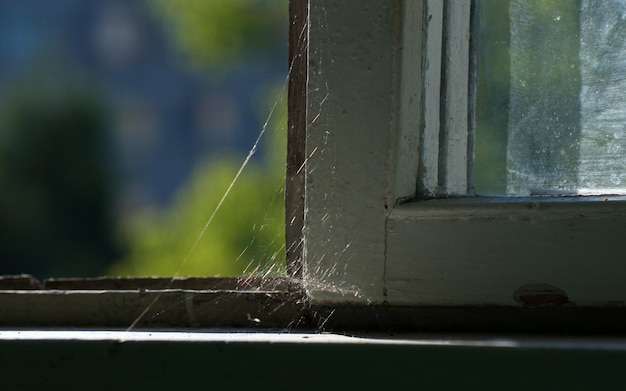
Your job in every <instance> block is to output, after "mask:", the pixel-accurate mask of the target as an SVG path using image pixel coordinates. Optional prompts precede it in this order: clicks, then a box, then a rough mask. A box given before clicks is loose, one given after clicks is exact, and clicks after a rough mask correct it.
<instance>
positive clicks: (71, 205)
mask: <svg viewBox="0 0 626 391" xmlns="http://www.w3.org/2000/svg"><path fill="white" fill-rule="evenodd" d="M38 74H39V73H37V72H33V73H32V74H29V76H28V77H25V80H20V81H15V83H14V85H12V86H11V87H12V88H8V89H7V90H6V91H5V94H4V95H3V96H2V97H0V232H2V235H0V259H1V260H2V264H1V266H0V268H1V269H0V274H20V273H29V274H33V275H35V276H37V277H55V276H66V277H68V276H88V275H97V274H100V273H102V272H103V271H104V269H105V267H106V265H107V264H108V263H109V262H111V261H112V260H113V259H114V258H116V257H117V256H119V251H118V248H117V246H116V244H115V238H114V224H113V219H112V216H111V210H110V205H111V202H110V201H111V185H112V183H111V177H110V175H109V173H108V171H107V167H108V164H107V161H106V156H105V148H106V146H105V145H106V143H105V139H104V137H105V131H106V113H105V112H104V109H103V106H102V105H101V104H100V103H99V102H98V100H97V99H96V95H95V94H93V93H91V92H89V91H88V90H87V89H83V88H80V87H76V86H71V85H70V84H71V83H68V82H67V80H61V79H57V82H56V83H52V82H51V80H46V79H45V78H44V79H42V78H39V77H37V75H38Z"/></svg>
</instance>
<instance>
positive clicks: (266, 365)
mask: <svg viewBox="0 0 626 391" xmlns="http://www.w3.org/2000/svg"><path fill="white" fill-rule="evenodd" d="M0 349H1V351H2V353H3V354H2V356H1V357H0V374H2V375H3V383H2V384H3V387H5V388H7V389H22V388H27V389H38V388H42V389H49V388H50V387H51V386H52V387H53V388H55V387H56V386H55V385H57V384H62V385H63V386H62V387H63V388H64V389H85V388H89V389H91V390H109V389H133V390H136V389H138V388H140V389H181V388H183V389H184V388H197V386H198V384H205V385H210V386H211V388H216V389H233V388H234V389H281V387H282V388H285V389H287V388H288V389H294V388H296V389H317V390H320V389H378V388H380V389H405V388H410V387H411V388H412V387H415V386H421V387H423V388H425V389H474V388H476V389H485V388H492V387H493V388H496V387H497V388H498V389H502V388H505V389H528V388H529V387H531V386H532V387H533V388H536V386H539V385H540V386H541V387H540V388H542V389H543V388H545V389H548V388H556V389H567V388H570V387H571V388H572V389H615V388H620V387H618V384H620V383H623V379H622V378H623V376H622V375H621V363H622V362H623V361H624V359H626V341H625V340H623V339H610V338H594V339H585V338H573V337H572V338H563V337H557V338H536V337H519V336H517V337H510V336H498V337H485V336H475V335H474V336H473V335H454V336H441V335H426V334H420V335H399V336H389V335H370V336H365V337H349V336H343V335H336V334H280V333H228V332H222V333H215V332H212V333H188V332H132V333H126V332H111V331H2V332H0ZM450 374H454V376H450ZM490 385H492V387H489V386H490Z"/></svg>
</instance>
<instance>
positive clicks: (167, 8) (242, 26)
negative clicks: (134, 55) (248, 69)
mask: <svg viewBox="0 0 626 391" xmlns="http://www.w3.org/2000/svg"><path fill="white" fill-rule="evenodd" d="M151 5H152V6H153V9H154V11H155V13H156V14H157V15H158V17H159V18H161V19H162V20H163V21H164V23H165V25H166V27H167V28H168V30H169V31H170V33H171V36H172V38H173V40H174V42H175V44H176V46H177V47H179V48H180V50H181V51H182V52H183V53H185V54H186V55H187V57H188V59H189V60H190V61H191V63H192V64H194V65H196V66H198V67H204V68H206V67H209V68H210V69H211V70H212V71H215V70H216V68H218V69H221V68H231V67H233V66H236V65H237V64H238V63H242V62H243V61H242V60H245V59H250V58H254V59H255V60H256V61H258V60H259V59H260V58H261V57H264V56H268V55H272V54H275V52H274V51H273V50H271V49H273V48H276V47H277V43H279V44H280V46H278V47H279V48H281V49H282V48H283V46H284V45H283V42H286V39H285V36H286V32H287V26H288V22H287V21H288V8H287V1H286V0H269V1H268V0H211V1H206V0H187V1H172V0H155V1H153V2H152V3H151Z"/></svg>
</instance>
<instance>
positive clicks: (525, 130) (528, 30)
mask: <svg viewBox="0 0 626 391" xmlns="http://www.w3.org/2000/svg"><path fill="white" fill-rule="evenodd" d="M477 16H478V19H477V20H478V41H477V42H478V48H479V49H478V50H479V53H478V72H477V76H476V77H477V79H476V80H477V82H476V88H477V90H476V123H475V126H476V128H475V151H474V152H475V158H474V169H473V179H474V188H475V192H476V194H478V195H500V196H502V195H506V196H528V195H576V194H626V170H625V168H626V0H610V1H602V2H598V1H593V0H551V1H547V0H530V1H529V0H511V1H508V2H505V1H501V0H481V1H480V2H479V6H478V12H477Z"/></svg>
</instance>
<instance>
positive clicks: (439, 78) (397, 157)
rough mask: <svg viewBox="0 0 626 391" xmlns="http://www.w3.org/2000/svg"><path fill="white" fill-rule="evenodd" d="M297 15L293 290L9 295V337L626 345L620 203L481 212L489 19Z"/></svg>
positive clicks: (8, 287) (242, 281)
mask: <svg viewBox="0 0 626 391" xmlns="http://www.w3.org/2000/svg"><path fill="white" fill-rule="evenodd" d="M290 15H291V16H290V18H291V19H290V55H289V58H290V83H289V124H288V132H289V134H288V136H289V142H288V157H287V179H286V216H285V224H286V232H287V243H286V251H287V261H288V265H287V270H288V275H287V276H286V277H285V278H277V279H270V280H267V279H264V278H253V277H243V278H227V279H211V278H176V279H167V278H166V279H150V278H148V279H132V278H131V279H123V278H122V279H119V278H116V279H108V278H102V279H93V280H67V279H65V280H64V279H61V280H51V281H47V282H46V283H45V286H44V287H43V289H41V287H37V286H35V285H34V284H33V283H32V281H31V280H29V279H27V278H5V279H0V325H2V326H4V327H23V326H28V327H32V326H38V327H39V326H50V327H67V326H74V327H123V328H126V327H128V326H131V325H132V326H133V328H135V327H136V328H143V327H159V328H162V327H223V328H226V327H243V328H249V327H255V328H256V327H266V328H272V329H289V328H293V327H304V328H321V329H335V330H336V329H354V328H358V329H360V330H363V329H390V328H400V329H407V328H408V329H419V330H433V329H437V330H440V329H454V330H482V331H486V330H497V331H525V330H551V331H554V330H568V331H577V330H584V331H597V330H607V331H608V330H613V331H620V330H622V329H623V326H624V322H625V319H626V317H625V316H624V314H625V313H624V303H625V302H626V284H624V283H623V280H624V278H623V276H624V275H626V262H624V261H623V254H624V253H626V251H625V250H626V248H625V247H626V242H625V241H623V239H622V233H621V230H622V229H623V227H624V226H625V225H624V224H626V202H625V201H624V200H623V198H621V197H618V196H604V195H601V196H593V197H549V196H533V197H476V196H473V189H472V178H471V175H470V173H471V169H472V164H473V161H474V159H473V157H474V156H473V154H474V151H473V148H474V146H473V142H474V137H473V132H474V126H473V122H474V121H475V118H474V116H475V113H474V112H475V110H474V104H475V103H474V101H475V96H474V88H473V85H472V83H473V82H474V81H473V80H472V78H473V77H474V76H473V75H474V69H475V64H476V61H477V58H476V45H477V42H476V40H475V39H474V37H475V31H474V29H475V27H474V26H475V25H476V24H475V22H476V18H477V17H480V16H477V13H476V2H472V1H469V0H468V1H451V0H450V1H441V0H432V1H429V0H425V1H412V0H411V1H409V0H405V1H400V0H398V1H388V0H368V1H366V2H364V1H361V0H347V1H333V0H309V1H308V2H305V1H296V0H293V1H290Z"/></svg>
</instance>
